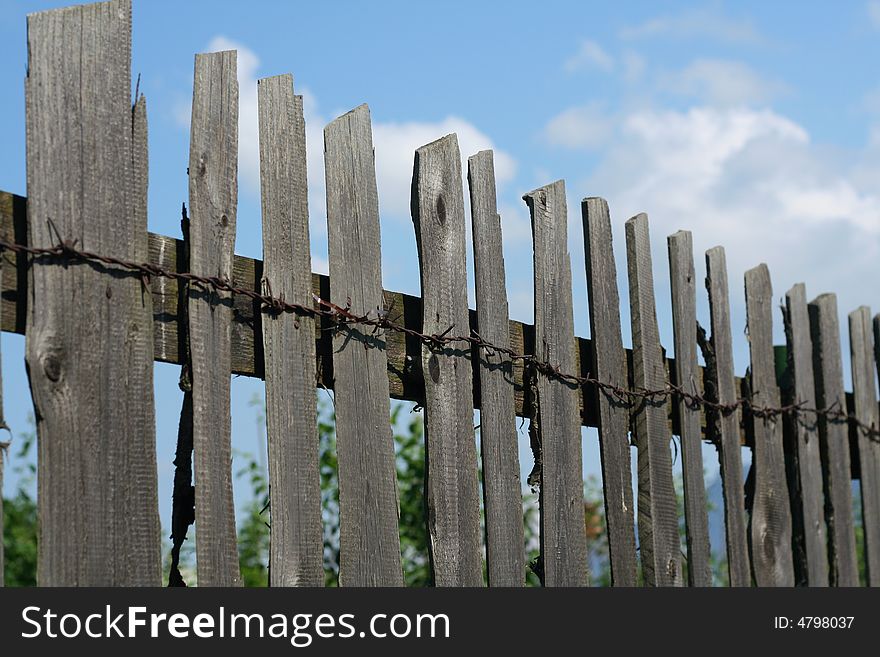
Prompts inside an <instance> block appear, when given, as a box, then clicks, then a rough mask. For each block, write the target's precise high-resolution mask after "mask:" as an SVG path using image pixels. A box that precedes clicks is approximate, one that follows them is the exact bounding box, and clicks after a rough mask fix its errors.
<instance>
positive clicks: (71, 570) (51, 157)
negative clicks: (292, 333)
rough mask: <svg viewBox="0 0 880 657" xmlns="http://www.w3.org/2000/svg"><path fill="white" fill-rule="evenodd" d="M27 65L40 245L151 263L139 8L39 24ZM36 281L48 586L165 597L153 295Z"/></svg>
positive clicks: (132, 279) (66, 278)
mask: <svg viewBox="0 0 880 657" xmlns="http://www.w3.org/2000/svg"><path fill="white" fill-rule="evenodd" d="M28 55H29V57H28V76H27V79H26V85H25V92H26V93H25V95H26V123H27V152H28V157H27V186H28V197H29V199H30V200H29V202H28V205H27V212H28V242H29V243H30V244H33V245H40V246H49V245H52V244H57V243H58V241H59V240H60V239H67V240H71V241H72V240H76V244H77V245H78V246H80V247H81V248H86V249H89V250H91V251H96V252H99V253H103V254H108V255H113V256H117V257H120V258H126V259H135V258H138V257H142V256H143V252H142V246H143V243H144V240H145V239H146V234H145V232H142V231H145V228H146V226H145V216H146V215H145V212H146V208H145V205H144V204H145V190H146V178H145V174H146V161H145V158H146V153H145V149H144V147H143V144H144V143H145V142H144V139H143V136H142V135H143V131H145V129H146V126H145V121H144V114H143V110H142V109H140V110H136V111H135V112H132V105H131V70H130V67H131V4H130V2H129V1H128V0H114V1H113V2H107V3H102V4H95V5H85V6H79V7H72V8H68V9H60V10H53V11H47V12H42V13H37V14H32V15H30V16H29V17H28ZM133 121H134V123H133ZM133 133H134V134H135V137H134V140H135V142H137V143H136V144H135V145H133ZM28 271H29V273H28V276H29V280H28V295H29V301H28V317H27V346H26V351H27V363H28V372H29V379H30V385H31V391H32V393H33V400H34V410H35V416H36V418H37V436H38V461H39V465H38V469H39V475H38V480H39V484H38V488H39V490H38V498H39V501H38V505H39V514H40V541H39V550H38V551H39V555H38V578H39V583H40V584H41V585H80V586H99V585H104V586H108V585H158V584H159V582H160V574H159V559H160V556H159V546H160V537H159V523H158V504H157V494H156V469H155V425H154V421H153V381H152V349H151V348H150V345H149V344H148V342H149V341H150V340H151V339H152V335H151V332H150V331H149V330H147V329H146V328H145V327H146V326H148V325H149V323H150V322H149V315H150V312H151V309H150V304H151V300H150V296H149V294H146V295H145V294H144V290H143V289H142V285H141V281H140V279H139V278H138V277H136V276H116V275H110V274H108V273H106V272H102V271H101V270H100V269H99V268H93V267H89V266H80V265H71V266H67V267H62V266H59V265H58V264H53V263H51V262H49V261H45V260H44V261H42V262H41V263H40V264H36V265H33V266H31V267H30V269H29V270H28ZM96 335H100V336H101V339H100V340H95V336H96ZM84 455H85V456H84Z"/></svg>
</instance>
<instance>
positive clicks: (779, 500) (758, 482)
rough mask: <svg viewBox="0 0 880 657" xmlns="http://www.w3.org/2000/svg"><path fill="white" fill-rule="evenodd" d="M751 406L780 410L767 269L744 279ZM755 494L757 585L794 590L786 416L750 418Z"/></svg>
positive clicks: (761, 268)
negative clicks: (784, 430) (784, 439)
mask: <svg viewBox="0 0 880 657" xmlns="http://www.w3.org/2000/svg"><path fill="white" fill-rule="evenodd" d="M745 283H746V316H747V318H748V328H749V332H748V336H749V353H750V355H751V375H752V376H751V399H750V402H751V404H752V406H753V407H757V408H759V409H760V408H778V407H779V405H780V399H779V388H777V387H776V370H775V359H774V355H773V288H772V287H771V284H770V271H769V270H768V269H767V265H765V264H760V265H758V266H757V267H755V268H753V269H750V270H748V271H747V272H746V275H745ZM751 419H752V427H753V431H754V436H755V446H754V449H753V456H752V467H753V468H754V471H755V493H754V502H753V504H752V514H751V518H750V519H749V533H750V538H751V555H752V567H753V569H754V576H755V582H756V583H757V585H758V586H794V568H793V564H792V555H791V509H790V508H789V501H788V500H789V495H788V484H787V483H786V478H785V455H784V453H783V447H782V418H781V417H779V416H773V417H760V416H759V415H757V414H753V415H752V418H751Z"/></svg>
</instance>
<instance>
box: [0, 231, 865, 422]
mask: <svg viewBox="0 0 880 657" xmlns="http://www.w3.org/2000/svg"><path fill="white" fill-rule="evenodd" d="M50 226H52V224H51V222H50ZM52 228H53V230H54V232H55V233H56V235H58V232H57V230H56V229H54V226H52ZM0 251H10V252H13V253H16V254H24V255H28V256H32V257H34V258H63V259H68V260H78V261H82V262H91V263H96V264H101V265H104V266H110V267H118V268H119V269H122V270H125V271H128V272H131V273H133V274H137V275H138V276H139V277H140V279H141V282H142V284H143V285H144V286H145V287H147V288H149V284H150V281H151V279H152V278H153V277H157V278H166V279H171V280H176V281H180V282H183V283H187V284H189V285H192V286H194V287H196V288H198V289H200V290H202V291H209V290H213V291H217V292H228V293H230V294H233V295H241V296H244V297H247V298H249V299H251V300H252V301H254V302H257V303H259V304H260V307H261V309H262V311H264V312H268V313H278V314H280V313H294V314H297V315H301V316H306V317H312V318H324V319H327V320H329V321H330V322H331V323H332V324H333V325H334V326H335V327H337V328H341V327H346V326H353V325H360V326H368V327H371V328H372V329H373V330H374V332H379V331H393V332H396V333H400V334H403V335H405V336H408V337H410V338H413V339H415V340H418V341H419V342H420V343H421V344H422V345H424V346H426V347H427V348H429V349H431V350H434V351H437V350H440V351H442V350H444V349H446V348H448V347H450V346H452V345H457V346H459V347H460V346H465V345H467V346H468V347H470V348H471V349H478V350H482V351H483V353H484V354H485V355H486V356H489V357H492V356H496V355H501V356H503V357H507V358H509V359H510V360H511V361H512V362H522V363H523V365H524V367H528V368H532V370H533V371H535V372H538V373H541V374H543V375H545V376H547V377H549V378H553V379H556V380H559V381H562V382H564V383H567V384H569V385H572V386H575V387H578V388H581V387H589V386H593V387H595V388H596V389H597V390H599V391H601V392H603V393H605V394H606V395H608V396H610V397H612V398H613V399H614V401H615V403H617V404H619V405H622V406H626V407H628V408H633V407H636V406H638V405H642V404H651V405H655V404H662V403H665V402H666V401H669V400H672V399H675V398H678V399H679V400H681V401H683V402H684V404H685V405H687V406H688V408H690V409H693V410H697V409H699V408H703V409H704V410H706V411H709V412H714V413H718V414H722V415H729V414H730V413H733V412H735V411H737V410H740V411H742V412H744V413H747V414H750V415H752V416H754V417H757V418H761V419H771V420H773V419H775V418H778V417H780V416H782V415H791V416H798V415H811V416H814V417H815V418H817V419H818V418H824V419H826V420H831V421H835V422H847V423H849V424H850V425H851V426H853V427H855V428H857V429H858V430H859V431H861V432H862V433H863V434H864V435H866V436H868V437H870V438H871V439H872V440H880V430H878V428H877V427H875V426H874V425H871V424H868V423H866V422H863V421H862V420H860V419H859V418H858V417H856V416H855V415H853V414H850V413H847V412H846V410H845V409H844V408H841V406H840V405H839V404H838V403H837V402H835V403H834V404H832V405H831V406H829V407H827V408H815V407H811V406H807V405H806V404H805V403H804V402H792V403H789V404H784V405H782V406H759V405H755V404H753V403H752V401H751V400H750V399H749V398H748V397H740V398H738V399H736V400H735V401H733V402H730V403H721V402H718V401H717V400H714V399H710V398H707V397H704V396H703V395H700V394H698V393H696V392H691V391H688V390H685V389H684V388H683V387H682V386H681V385H676V384H673V383H672V382H667V383H666V385H665V386H664V387H663V388H658V389H653V390H650V389H645V388H635V389H633V388H625V387H622V386H619V385H615V384H612V383H609V382H607V381H602V380H600V379H598V378H596V377H593V376H589V375H587V376H582V375H578V374H573V373H571V372H565V371H563V370H562V369H561V368H560V367H559V366H558V365H555V364H553V363H550V362H547V361H542V360H539V359H538V358H537V357H536V356H535V355H534V354H526V353H520V352H517V351H516V350H514V349H512V348H510V347H506V346H502V345H497V344H493V343H492V342H489V341H487V340H485V339H483V338H482V337H481V336H480V335H479V333H477V331H475V330H473V329H470V333H468V334H467V335H463V334H455V333H453V331H454V330H455V326H454V325H453V326H450V327H449V328H447V329H446V330H445V331H443V332H442V333H433V334H428V333H422V332H420V331H418V330H416V329H414V328H411V327H408V326H406V325H404V324H400V323H398V322H395V321H393V320H391V319H390V318H389V316H388V313H386V312H385V311H384V310H382V309H377V310H376V312H375V314H371V313H366V314H363V315H360V314H356V313H354V312H352V310H351V308H350V306H348V305H347V306H346V307H343V306H339V305H338V304H335V303H333V302H332V301H329V300H327V299H323V298H321V297H320V296H318V295H316V294H314V293H312V300H313V302H314V304H315V305H314V306H306V305H303V304H299V303H294V302H291V301H287V300H286V299H285V298H284V296H283V295H280V296H274V295H273V294H272V288H271V284H270V283H269V281H268V280H266V279H265V278H264V279H263V281H262V282H261V290H260V291H256V290H253V289H249V288H245V287H240V286H236V285H234V284H233V283H232V281H230V280H228V279H226V278H223V277H219V276H201V275H197V274H194V273H192V272H178V271H173V270H170V269H166V268H164V267H160V266H159V265H155V264H152V263H149V262H135V261H131V260H126V259H123V258H118V257H116V256H109V255H104V254H100V253H95V252H93V251H89V250H86V249H81V248H78V247H77V240H68V239H63V238H61V237H60V235H58V243H57V244H55V245H54V246H49V247H38V246H28V245H26V244H19V243H17V242H14V241H8V240H4V239H0Z"/></svg>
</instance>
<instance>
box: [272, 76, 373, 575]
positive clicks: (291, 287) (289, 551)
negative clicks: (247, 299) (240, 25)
mask: <svg viewBox="0 0 880 657" xmlns="http://www.w3.org/2000/svg"><path fill="white" fill-rule="evenodd" d="M257 90H258V91H257V98H258V103H257V104H258V114H259V134H260V190H261V195H262V212H263V253H264V254H265V260H264V263H263V278H264V281H266V283H264V286H265V287H266V289H267V290H268V289H269V288H271V290H272V294H275V295H279V294H280V295H284V298H285V299H287V300H288V301H291V302H294V303H299V304H302V305H305V306H310V305H311V302H312V296H311V294H312V289H311V255H310V249H309V208H308V190H307V178H306V141H305V122H304V121H303V110H302V98H301V97H300V96H294V94H293V78H292V76H290V75H279V76H276V77H271V78H264V79H261V80H260V81H259V82H258V85H257ZM314 335H315V320H314V319H313V318H311V317H306V316H296V315H292V314H290V313H280V314H273V313H264V314H263V353H264V361H265V372H266V423H267V424H266V427H267V430H268V434H267V435H268V441H269V504H270V515H271V519H272V521H271V525H270V541H269V545H270V547H269V576H270V582H269V583H270V585H271V586H321V585H323V583H324V570H323V551H322V550H323V548H322V545H323V543H322V529H321V490H320V486H321V482H320V473H319V469H318V419H317V399H316V397H315V380H316V365H315V340H314ZM386 415H387V413H386Z"/></svg>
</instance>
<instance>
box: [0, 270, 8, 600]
mask: <svg viewBox="0 0 880 657" xmlns="http://www.w3.org/2000/svg"><path fill="white" fill-rule="evenodd" d="M2 286H3V269H2V268H0V289H2ZM2 319H3V308H2V306H0V320H2ZM2 371H3V370H2V367H0V431H2V430H7V431H8V430H9V427H8V426H6V420H4V419H3V418H4V416H3V377H2ZM8 448H9V441H7V440H0V536H5V535H6V534H5V530H4V527H5V524H4V518H5V516H4V515H3V467H4V466H5V465H6V450H7V449H8ZM3 544H4V541H2V540H0V587H2V586H3V585H4V583H5V581H6V572H5V565H6V561H5V558H6V557H5V555H4V553H3Z"/></svg>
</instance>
